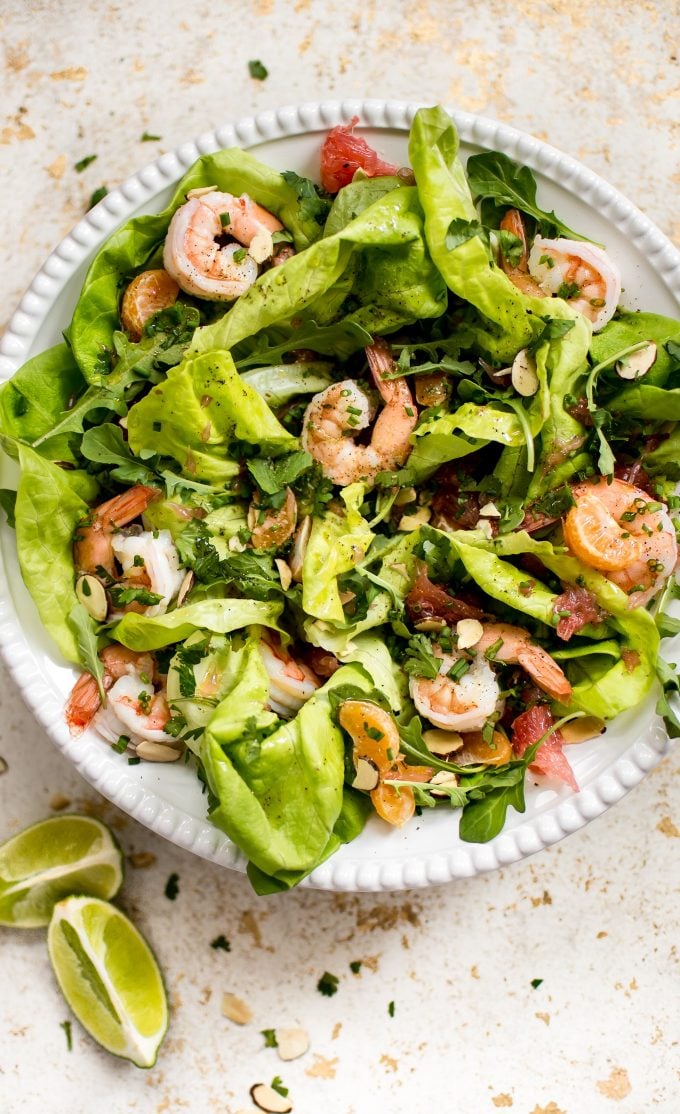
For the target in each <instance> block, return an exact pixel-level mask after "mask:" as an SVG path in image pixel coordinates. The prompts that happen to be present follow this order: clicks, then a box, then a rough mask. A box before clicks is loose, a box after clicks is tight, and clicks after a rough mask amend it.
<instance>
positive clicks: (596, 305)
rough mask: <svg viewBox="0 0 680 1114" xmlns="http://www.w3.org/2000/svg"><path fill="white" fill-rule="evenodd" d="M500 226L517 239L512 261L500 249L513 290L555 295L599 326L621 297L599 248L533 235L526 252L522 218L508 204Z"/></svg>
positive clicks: (617, 281)
mask: <svg viewBox="0 0 680 1114" xmlns="http://www.w3.org/2000/svg"><path fill="white" fill-rule="evenodd" d="M500 227H501V229H502V230H503V231H504V232H510V233H512V235H513V236H516V237H517V239H518V240H520V242H521V252H520V254H519V258H518V259H517V260H516V261H514V262H511V261H510V259H509V258H508V256H507V254H506V253H504V252H503V251H501V256H500V263H501V267H502V268H503V270H504V271H505V273H506V275H507V276H508V278H509V279H510V281H511V282H512V283H514V285H515V286H516V287H517V288H518V290H521V291H522V293H523V294H529V295H531V296H532V297H534V298H547V297H550V296H551V295H553V294H555V295H557V296H558V297H561V298H564V299H565V300H566V301H567V302H569V304H570V305H571V306H573V307H574V309H577V310H579V312H580V313H582V314H583V315H584V316H585V317H587V318H588V320H589V321H592V323H593V330H594V331H595V332H598V331H599V330H600V329H602V328H604V326H605V325H606V324H607V322H608V321H610V320H611V318H612V317H613V315H614V311H615V310H616V306H617V304H618V300H619V298H620V297H621V275H620V272H619V269H618V267H617V266H616V264H615V263H614V261H613V260H612V259H611V258H610V257H609V255H608V254H607V252H606V251H604V250H603V248H599V247H597V246H596V245H595V244H589V243H586V242H584V241H581V240H566V239H558V240H546V239H544V237H543V236H536V237H535V239H534V242H533V244H532V246H531V251H528V248H527V237H526V230H525V227H524V219H523V217H522V214H521V213H520V212H519V210H517V209H508V211H507V213H505V215H504V216H503V219H502V220H501V222H500Z"/></svg>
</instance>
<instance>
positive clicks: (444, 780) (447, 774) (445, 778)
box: [428, 770, 458, 797]
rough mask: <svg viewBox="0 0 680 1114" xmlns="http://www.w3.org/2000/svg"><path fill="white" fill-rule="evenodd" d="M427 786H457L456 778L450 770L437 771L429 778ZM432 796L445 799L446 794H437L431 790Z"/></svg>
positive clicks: (434, 790)
mask: <svg viewBox="0 0 680 1114" xmlns="http://www.w3.org/2000/svg"><path fill="white" fill-rule="evenodd" d="M428 785H458V778H457V777H456V775H455V774H453V773H451V771H450V770H439V771H438V773H436V774H435V775H434V777H431V778H430V780H429V782H428ZM432 796H433V797H445V796H446V793H438V792H437V790H436V789H433V790H432Z"/></svg>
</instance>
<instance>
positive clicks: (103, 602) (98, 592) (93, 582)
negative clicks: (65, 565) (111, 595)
mask: <svg viewBox="0 0 680 1114" xmlns="http://www.w3.org/2000/svg"><path fill="white" fill-rule="evenodd" d="M76 595H77V597H78V599H79V600H80V602H81V603H82V605H83V607H84V608H85V610H86V611H87V613H88V615H91V616H92V618H93V619H96V621H97V622H98V623H103V622H104V619H105V618H106V615H107V613H108V610H109V602H108V600H107V598H106V591H105V589H104V585H103V584H102V582H101V580H97V577H96V576H90V575H89V574H88V575H86V576H79V577H78V579H77V581H76Z"/></svg>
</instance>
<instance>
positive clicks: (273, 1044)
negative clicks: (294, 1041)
mask: <svg viewBox="0 0 680 1114" xmlns="http://www.w3.org/2000/svg"><path fill="white" fill-rule="evenodd" d="M260 1032H261V1033H262V1036H263V1037H264V1046H265V1048H278V1047H279V1042H278V1041H277V1039H276V1030H275V1029H260Z"/></svg>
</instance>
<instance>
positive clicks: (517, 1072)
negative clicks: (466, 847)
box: [0, 0, 680, 1114]
mask: <svg viewBox="0 0 680 1114" xmlns="http://www.w3.org/2000/svg"><path fill="white" fill-rule="evenodd" d="M471 9H472V5H468V4H467V3H462V2H460V0H454V2H448V3H445V2H439V3H437V2H431V3H411V4H406V3H396V2H387V0H383V2H382V3H381V4H377V3H374V2H372V0H365V2H363V3H354V2H351V3H343V2H341V0H337V2H335V3H321V2H318V0H316V2H312V0H297V2H295V3H294V2H292V0H287V2H284V0H280V2H275V0H259V2H251V3H244V2H242V3H233V2H226V3H225V2H222V3H220V2H218V0H213V3H212V4H207V3H202V2H200V0H199V2H198V3H193V4H191V5H189V4H187V3H186V2H183V3H179V2H177V0H163V2H162V3H161V2H159V0H146V2H142V3H139V2H138V3H137V4H135V5H133V4H131V3H130V2H129V0H122V2H120V3H118V4H96V3H94V0H91V3H90V4H88V5H81V4H79V3H75V2H74V0H62V2H59V3H58V2H56V0H55V2H50V3H27V2H22V0H5V2H4V3H3V4H2V5H1V6H0V43H1V44H2V49H3V52H4V67H3V69H2V75H1V79H2V96H1V103H2V112H3V114H4V117H3V119H2V120H0V199H1V202H2V212H3V227H4V230H5V249H6V251H5V260H6V262H5V266H4V267H3V268H2V271H1V272H0V290H1V292H2V303H1V304H2V309H1V310H0V322H3V321H5V320H6V319H7V318H9V316H10V313H11V311H12V309H13V307H14V305H15V304H16V302H17V301H18V298H19V297H20V294H21V292H22V290H23V289H24V288H25V286H26V285H27V283H28V282H29V280H30V278H31V276H32V274H33V272H34V271H35V270H36V269H37V267H38V265H39V264H40V262H41V261H42V259H43V257H44V256H45V254H46V253H47V252H48V250H49V249H50V248H52V247H53V246H54V244H55V243H56V242H57V241H58V240H59V238H60V237H61V236H62V235H63V234H64V233H65V232H66V231H68V229H69V228H70V227H71V226H72V224H73V223H74V222H75V220H76V219H77V218H78V216H79V215H80V214H81V213H82V211H83V208H84V205H85V203H86V199H87V197H88V196H89V194H90V193H91V191H92V190H93V189H94V188H96V187H97V186H99V185H100V184H102V183H108V184H114V183H116V182H118V181H120V180H121V179H122V178H123V177H125V176H126V175H127V174H128V173H129V172H130V171H131V170H133V169H136V168H137V167H139V166H140V165H142V164H143V163H144V162H146V161H148V159H149V158H151V157H153V156H155V155H156V154H157V153H160V152H161V151H162V150H165V149H166V148H169V147H173V146H175V145H176V144H178V143H180V142H182V141H183V140H184V139H186V138H188V137H190V136H192V135H194V134H195V133H198V132H201V131H204V130H206V129H208V128H211V127H213V126H215V125H217V124H219V123H221V122H223V121H225V120H227V119H233V118H236V117H238V116H239V115H246V114H249V113H252V112H254V111H258V110H260V109H264V108H270V107H275V106H277V105H279V104H282V103H290V102H299V101H302V100H305V99H317V98H320V97H324V96H328V97H342V96H392V97H396V98H399V99H416V98H417V99H424V100H428V101H432V102H435V101H444V102H449V103H455V104H456V105H458V106H459V107H460V108H464V109H469V110H471V111H476V112H482V113H485V114H487V115H490V116H495V117H497V118H500V119H502V120H507V121H509V122H511V123H513V124H515V125H517V126H519V127H521V128H524V129H526V130H527V131H530V132H532V133H533V134H535V135H538V136H540V137H544V138H547V139H549V140H550V141H551V142H552V143H554V144H555V145H556V146H558V147H561V148H562V149H563V150H566V151H568V152H570V153H571V154H574V155H576V156H577V157H579V158H581V159H582V160H583V161H584V162H586V163H587V164H588V165H589V166H591V167H592V168H593V169H595V170H597V171H599V172H600V173H602V174H603V175H604V176H605V177H606V178H608V179H609V181H611V182H612V183H613V184H614V185H616V186H618V187H619V188H620V189H622V190H623V192H624V193H626V194H627V195H628V196H629V197H630V198H631V199H632V200H633V201H635V202H636V203H637V204H638V205H639V206H640V207H641V208H642V209H643V210H645V211H646V212H647V213H648V214H649V215H650V216H651V217H652V219H654V220H655V221H656V222H657V223H658V224H659V225H660V226H661V228H662V229H663V230H664V231H666V232H667V233H668V234H670V235H671V236H673V237H674V238H675V239H676V241H679V242H680V223H678V209H677V203H676V196H677V192H678V185H679V184H680V164H679V158H678V151H679V141H680V125H679V124H678V120H679V119H680V115H679V113H678V109H679V108H680V62H679V60H678V58H679V56H678V54H677V53H676V51H677V49H678V48H677V46H676V41H677V30H678V26H679V21H680V9H679V7H678V5H677V4H676V3H671V2H665V3H637V2H636V3H633V2H632V0H627V2H624V3H621V2H617V3H613V2H611V0H601V3H600V4H599V5H596V6H595V5H592V4H586V3H584V2H582V0H572V2H571V3H569V4H568V5H558V4H557V3H546V2H545V0H536V2H534V3H531V4H530V3H528V2H526V0H520V2H517V3H514V4H513V3H510V4H508V3H500V2H496V0H482V2H479V3H477V4H475V5H474V12H472V10H471ZM252 58H260V59H261V60H262V61H263V63H264V64H265V65H266V66H267V68H268V70H269V77H268V79H267V80H266V81H264V82H256V81H254V80H252V79H251V78H250V77H249V76H248V71H247V62H248V60H249V59H252ZM145 130H147V131H149V132H151V133H153V134H157V135H160V136H161V137H162V138H161V140H160V141H158V142H149V143H141V142H140V136H141V135H142V133H143V132H144V131H145ZM90 154H97V156H98V157H97V161H96V162H94V163H92V164H91V165H90V166H89V167H88V168H87V169H86V170H85V171H84V172H83V173H82V174H77V173H75V171H74V169H73V167H74V163H75V162H77V161H78V160H79V159H81V158H83V156H86V155H90ZM0 685H1V688H0V701H1V704H2V708H1V710H0V755H2V757H3V758H4V759H5V760H6V761H7V763H8V764H9V769H8V771H7V772H6V773H5V774H3V775H2V776H0V838H4V837H5V835H9V834H11V833H13V832H15V831H17V830H18V829H20V828H22V827H24V826H25V825H26V824H28V823H30V822H32V821H34V820H37V819H39V818H41V817H43V816H45V815H48V814H49V813H50V810H51V806H53V807H55V808H56V807H57V806H62V807H63V806H64V798H67V799H68V800H69V801H71V803H72V805H73V806H74V807H77V808H88V809H93V810H95V811H96V812H97V814H100V815H102V816H103V817H104V818H105V819H108V820H109V821H110V822H111V823H112V824H113V825H114V827H115V828H116V830H117V832H118V834H119V837H120V839H121V841H122V844H123V847H124V849H125V851H126V853H127V854H128V856H129V861H128V877H127V880H126V883H125V886H124V889H123V894H122V905H123V907H124V908H125V909H126V910H127V911H128V912H129V913H130V914H131V915H132V916H133V917H134V918H135V920H136V922H137V923H138V925H139V927H140V928H141V929H142V930H143V931H144V932H145V933H146V934H147V936H148V938H149V940H150V941H151V943H152V944H153V946H154V948H155V949H156V951H157V953H158V955H159V958H160V961H161V964H162V966H163V969H164V971H165V975H166V979H167V984H168V989H169V993H170V998H171V1003H172V1022H171V1030H170V1033H169V1036H168V1039H167V1041H166V1043H165V1045H164V1048H163V1050H162V1052H161V1056H160V1058H159V1061H158V1065H157V1067H156V1068H155V1069H153V1070H152V1071H151V1072H148V1073H143V1072H140V1071H138V1070H137V1069H134V1068H132V1067H130V1066H128V1065H127V1064H124V1063H122V1062H119V1061H116V1060H114V1059H112V1058H110V1057H108V1056H107V1055H106V1054H104V1053H102V1052H100V1051H99V1050H98V1049H97V1048H96V1047H95V1046H94V1045H93V1044H92V1042H91V1041H90V1040H89V1039H88V1038H87V1037H86V1036H85V1035H84V1034H82V1032H81V1031H80V1030H79V1029H78V1026H77V1024H75V1023H74V1026H73V1035H74V1040H73V1051H71V1052H68V1051H67V1048H66V1041H65V1034H64V1032H63V1030H62V1029H61V1028H60V1027H59V1023H60V1022H62V1021H64V1020H65V1019H66V1018H67V1017H68V1011H67V1010H66V1008H65V1006H64V1005H63V1003H62V1001H61V1000H60V998H59V995H58V992H57V990H56V987H55V985H54V983H53V981H52V977H51V974H50V971H49V967H48V964H47V958H46V953H45V948H44V939H43V934H42V933H41V932H29V933H24V934H20V933H11V932H9V931H6V930H0V977H1V978H2V983H1V986H2V992H1V993H0V1031H1V1032H2V1033H3V1041H2V1044H1V1046H0V1096H1V1097H0V1109H2V1110H3V1112H4V1111H7V1112H8V1114H14V1112H15V1111H21V1112H22V1114H33V1112H34V1111H35V1112H38V1111H40V1112H43V1111H49V1112H50V1114H67V1112H68V1114H80V1112H81V1111H83V1112H84V1111H88V1112H89V1111H92V1110H102V1109H113V1110H115V1111H116V1112H119V1111H120V1112H123V1114H128V1112H129V1114H132V1112H135V1114H136V1112H143V1114H146V1112H147V1111H149V1112H154V1114H156V1112H157V1114H161V1112H170V1114H174V1112H175V1111H178V1112H180V1111H191V1112H193V1111H196V1112H199V1114H202V1112H204V1111H206V1112H213V1111H214V1112H224V1114H235V1112H236V1111H238V1110H246V1109H249V1108H250V1105H251V1104H250V1101H249V1096H248V1089H249V1087H250V1086H251V1085H252V1084H253V1083H255V1082H259V1081H263V1082H267V1083H269V1082H270V1081H271V1079H272V1077H273V1076H275V1075H280V1076H281V1077H282V1078H283V1082H284V1083H285V1084H286V1085H287V1086H288V1087H289V1088H290V1092H291V1096H292V1098H293V1100H294V1110H295V1111H296V1112H298V1114H317V1112H318V1111H320V1110H322V1109H323V1110H327V1111H329V1112H331V1114H336V1112H337V1114H372V1112H373V1111H376V1110H379V1109H380V1110H389V1111H390V1112H395V1114H401V1112H402V1111H403V1112H406V1111H409V1112H410V1111H415V1112H420V1111H421V1110H423V1111H424V1110H430V1109H438V1110H442V1111H445V1112H446V1114H449V1112H451V1114H453V1112H460V1114H478V1112H480V1114H482V1112H486V1111H489V1112H491V1114H493V1112H494V1111H495V1110H498V1109H501V1110H505V1109H511V1110H512V1111H516V1112H518V1114H607V1112H616V1114H647V1112H648V1111H655V1112H656V1111H659V1112H664V1114H675V1112H676V1111H677V1109H678V1094H679V1093H680V1053H679V1046H678V1034H677V1001H678V996H679V992H680V979H679V978H678V953H677V939H678V937H677V924H678V917H677V903H678V888H679V886H678V883H679V875H680V871H679V869H678V853H679V851H680V842H679V839H680V830H679V829H680V804H679V801H678V776H679V774H680V762H679V759H678V752H677V750H676V751H675V752H673V753H672V754H671V756H670V757H669V758H667V759H666V760H665V761H664V762H663V763H662V764H661V766H660V767H659V768H658V769H657V770H656V771H655V772H654V773H653V774H652V775H651V776H650V777H649V778H648V779H647V780H646V781H645V782H644V783H643V784H642V786H640V787H639V788H638V789H636V790H635V791H634V792H633V793H632V794H631V795H630V796H629V797H627V798H626V799H624V800H623V801H622V802H621V803H620V804H618V805H617V806H616V807H615V808H614V809H613V810H611V811H610V812H609V813H607V814H606V815H605V817H604V818H602V819H601V820H599V821H598V822H596V823H595V824H593V825H591V826H589V827H588V828H587V829H585V830H584V831H582V832H579V833H577V834H575V835H573V836H571V837H570V838H569V839H568V840H567V841H565V842H564V843H562V844H561V845H559V846H557V847H553V848H551V849H550V850H549V851H546V852H544V853H543V854H541V855H540V856H538V857H536V858H534V859H531V860H529V861H527V862H526V863H523V864H519V865H517V866H515V867H513V868H511V869H509V870H506V871H501V872H498V873H495V874H493V875H489V876H486V877H483V878H480V879H476V880H473V881H470V882H465V883H460V884H456V885H452V886H448V887H446V888H443V889H438V890H431V891H428V892H419V893H414V894H411V895H408V894H407V895H404V894H401V895H395V896H394V897H384V896H383V897H378V896H375V897H374V896H370V895H367V896H361V897H355V896H348V897H346V896H335V897H334V896H332V895H327V894H323V893H302V892H301V893H295V894H292V895H289V896H287V897H277V898H273V899H268V900H266V901H264V900H258V899H256V898H254V897H253V896H252V894H251V893H250V891H249V888H248V885H247V883H246V882H245V880H244V879H243V878H242V877H241V876H236V875H231V874H229V873H227V872H223V871H220V870H219V869H217V868H216V867H213V866H211V865H210V864H208V863H205V862H203V861H202V860H199V859H196V858H194V857H191V856H189V855H187V854H184V853H182V852H181V851H179V850H178V849H176V848H174V847H171V846H169V845H167V844H165V843H164V842H163V841H162V840H160V839H158V838H157V837H155V836H152V835H150V834H149V833H147V832H146V831H145V830H144V829H143V828H141V827H140V826H139V825H137V824H136V823H134V822H133V821H131V820H128V819H127V818H126V817H124V816H123V815H121V814H120V813H117V812H115V810H113V809H112V808H111V807H110V806H108V805H107V804H106V803H105V802H102V801H101V800H100V799H97V798H96V796H95V794H93V792H92V791H91V790H89V788H88V786H87V785H86V784H85V783H84V782H83V781H82V780H81V779H80V778H79V777H78V776H77V775H75V774H74V773H73V772H72V770H71V768H70V767H69V766H68V765H67V764H66V762H65V761H64V760H63V759H62V758H61V757H60V756H59V755H58V754H57V753H56V752H55V751H54V749H53V748H52V746H51V744H50V743H49V741H48V740H47V738H46V737H45V736H44V734H43V733H42V731H41V730H40V729H39V728H38V727H37V726H36V725H35V723H34V721H33V720H32V718H31V717H30V716H29V715H28V713H27V712H26V711H25V709H24V707H23V705H22V703H21V701H20V698H19V697H18V695H17V693H16V691H15V689H14V687H13V685H12V684H11V683H10V682H9V680H7V678H6V674H5V673H4V672H3V673H2V681H0ZM59 795H61V798H62V799H61V800H59V799H58V798H59ZM66 807H68V806H66ZM171 873H176V874H177V875H178V876H179V894H178V896H177V898H176V900H175V901H174V903H173V902H170V901H168V899H167V898H166V897H165V896H164V887H165V884H166V881H167V879H168V876H169V875H170V874H171ZM218 934H223V935H224V936H225V937H226V938H227V940H228V941H229V942H230V944H231V950H230V951H228V952H227V951H224V950H218V949H211V947H210V942H211V941H212V940H214V939H215V937H217V936H218ZM354 960H362V961H363V966H362V968H361V972H360V973H359V974H358V975H355V974H353V973H352V972H351V970H350V968H349V963H350V962H351V961H354ZM324 971H329V972H332V973H333V974H336V975H338V976H339V978H340V982H339V989H338V992H337V994H336V995H335V996H334V997H332V998H325V997H322V996H321V995H320V994H319V993H318V992H317V990H316V983H317V980H318V979H319V977H320V976H321V975H322V974H323V972H324ZM532 979H542V980H543V982H542V983H541V985H540V986H538V987H537V988H535V989H534V988H533V987H532V985H531V980H532ZM224 994H233V995H236V996H237V997H238V998H240V999H242V1000H243V1001H244V1002H245V1003H246V1004H247V1006H248V1007H249V1008H250V1010H252V1014H253V1020H252V1021H251V1022H248V1023H247V1024H245V1025H243V1026H240V1025H236V1024H234V1023H233V1022H231V1021H230V1020H228V1019H227V1018H226V1017H224V1016H223V1014H222V1000H223V996H224ZM390 1002H394V1016H393V1017H391V1016H390V1014H389V1012H388V1005H389V1003H390ZM298 1024H300V1025H302V1026H303V1027H304V1028H305V1029H307V1031H308V1032H309V1034H310V1038H311V1047H310V1050H309V1052H308V1053H306V1054H305V1055H304V1056H303V1057H301V1058H300V1059H299V1060H295V1061H292V1062H290V1063H285V1064H284V1063H282V1062H281V1061H280V1060H279V1059H278V1057H277V1055H276V1052H275V1051H274V1050H271V1049H264V1047H263V1045H264V1040H263V1038H262V1037H261V1035H260V1030H261V1029H269V1028H277V1027H291V1026H295V1025H298Z"/></svg>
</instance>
